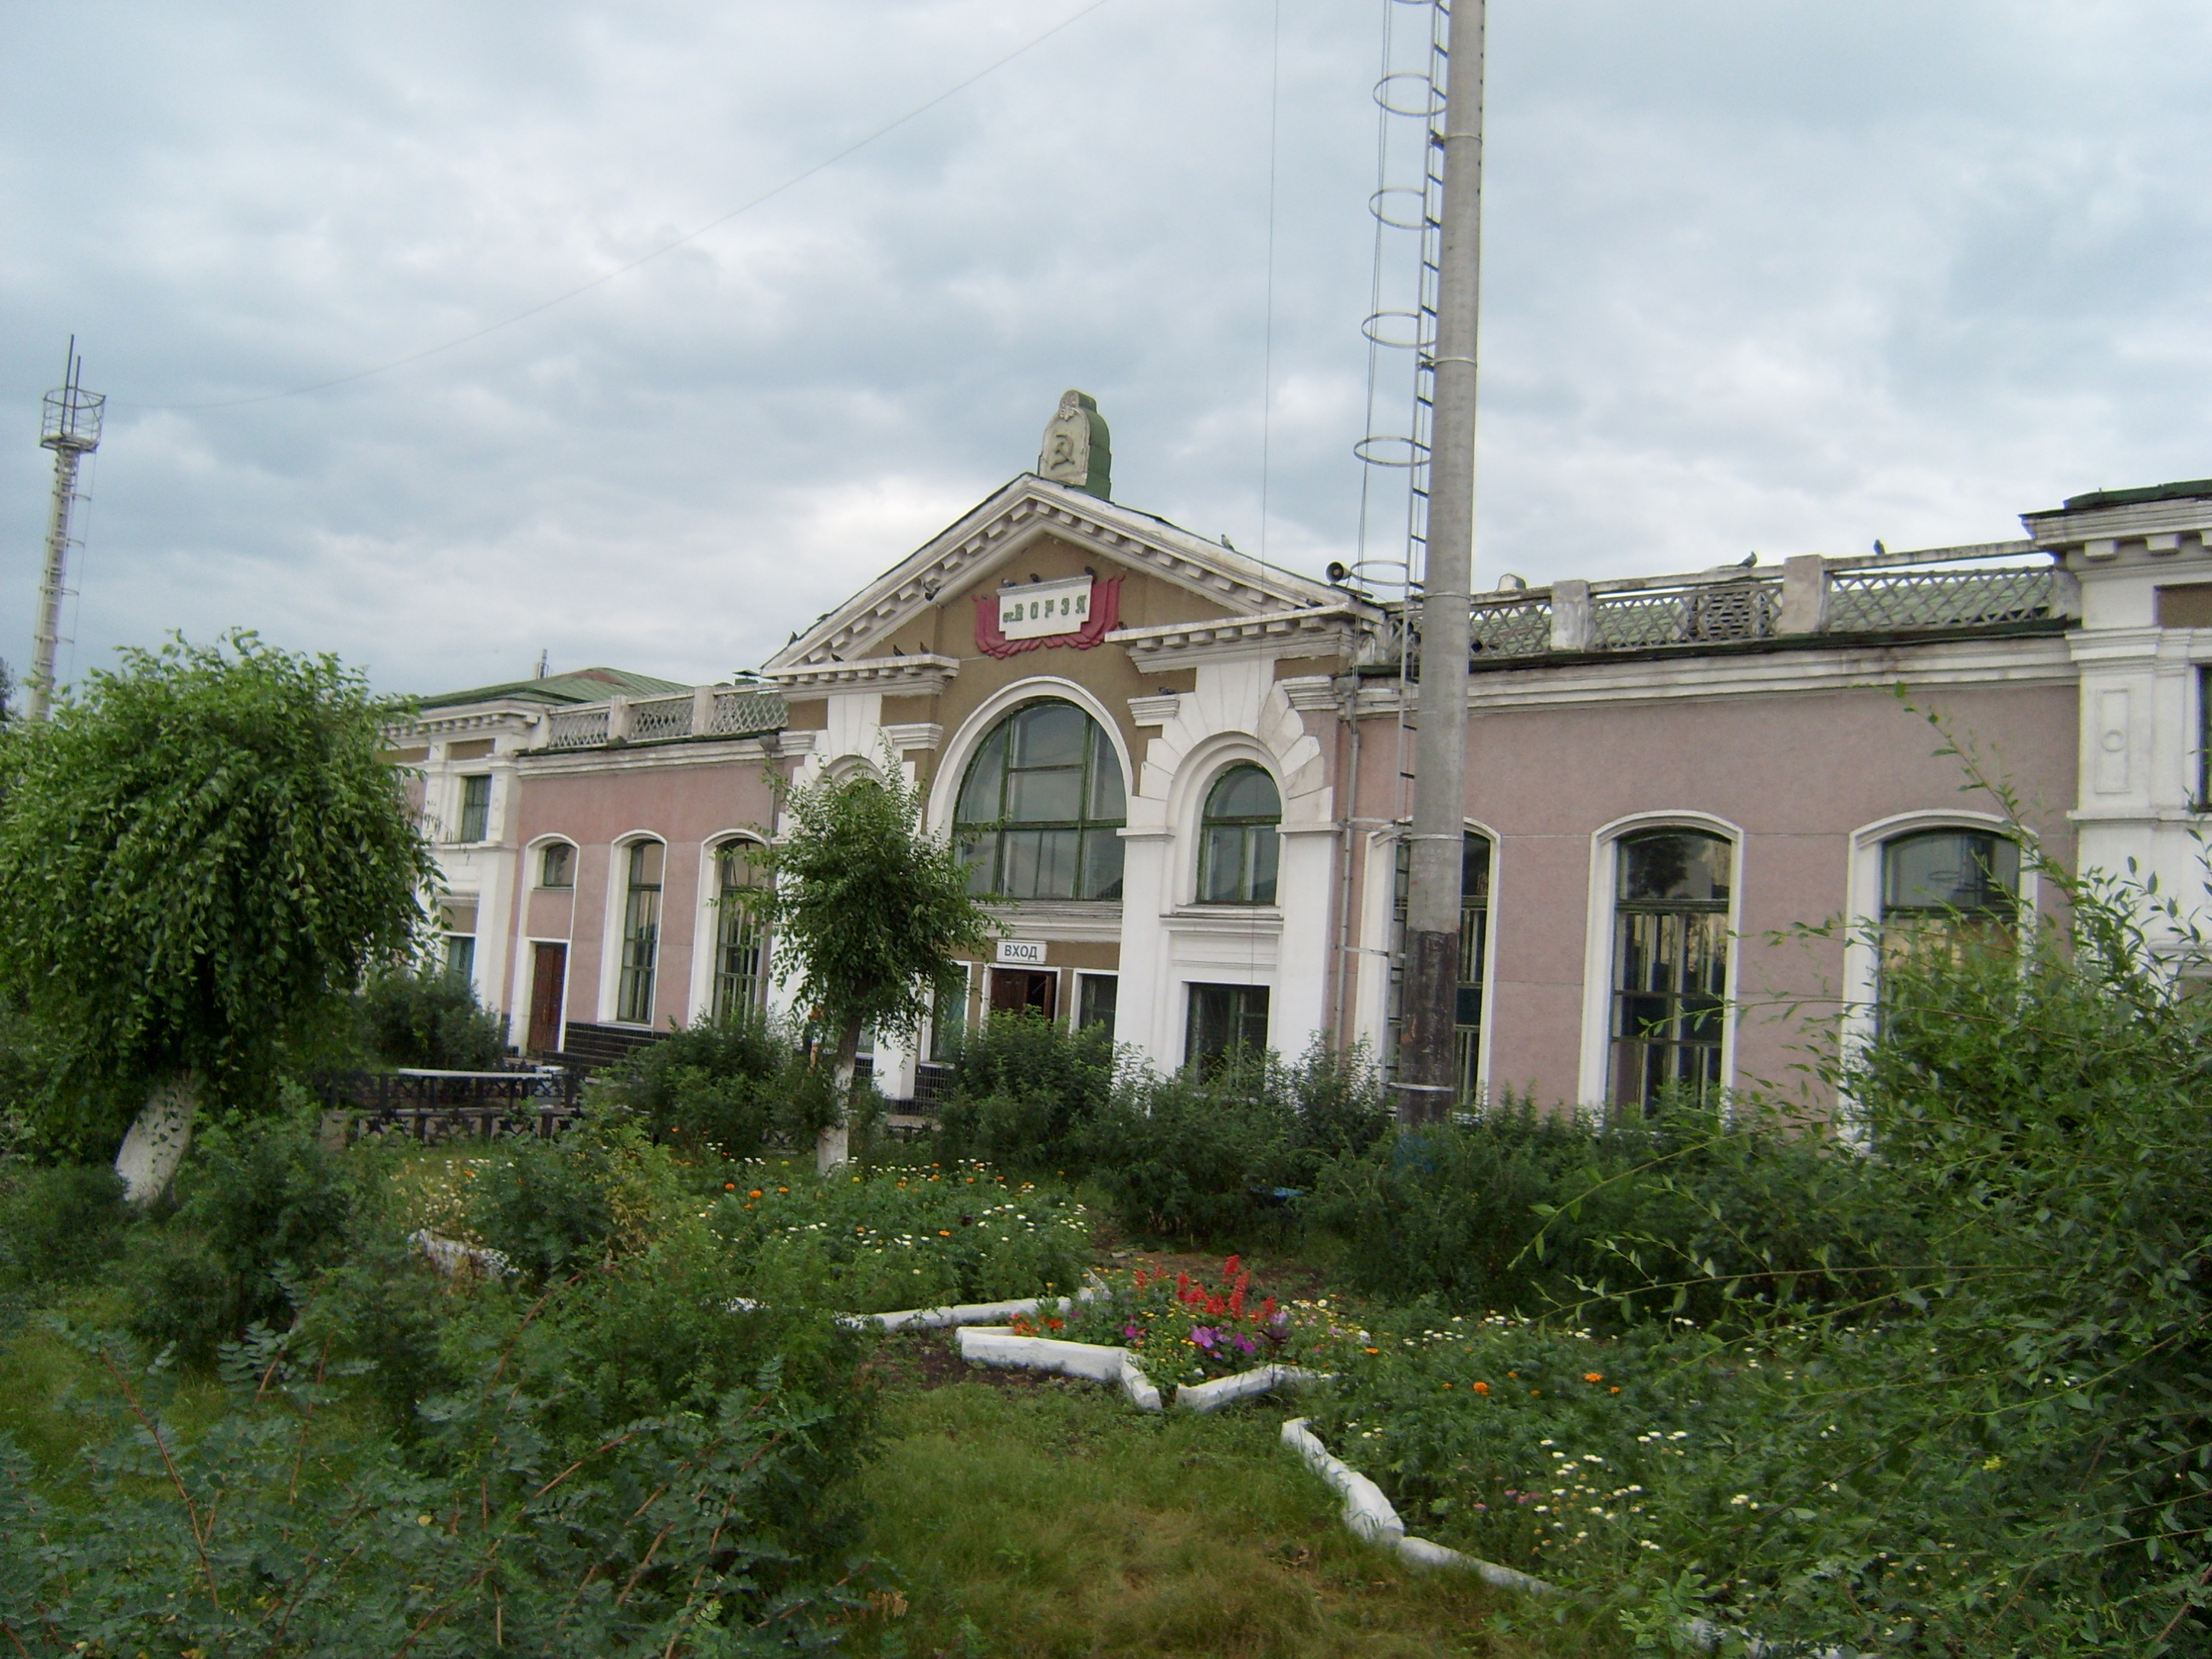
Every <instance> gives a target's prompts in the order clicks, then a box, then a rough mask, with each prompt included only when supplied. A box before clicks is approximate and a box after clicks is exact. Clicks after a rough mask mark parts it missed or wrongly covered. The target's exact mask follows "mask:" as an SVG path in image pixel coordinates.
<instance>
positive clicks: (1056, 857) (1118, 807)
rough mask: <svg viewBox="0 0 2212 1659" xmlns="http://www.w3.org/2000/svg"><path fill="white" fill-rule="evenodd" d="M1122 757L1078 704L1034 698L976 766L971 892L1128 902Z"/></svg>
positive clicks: (965, 831)
mask: <svg viewBox="0 0 2212 1659" xmlns="http://www.w3.org/2000/svg"><path fill="white" fill-rule="evenodd" d="M1127 816H1128V807H1127V793H1126V790H1125V788H1124V787H1123V784H1122V781H1121V761H1120V760H1119V759H1118V758H1117V757H1115V753H1114V745H1113V744H1111V743H1110V742H1109V741H1108V740H1107V737H1106V733H1105V732H1104V731H1103V729H1101V728H1100V726H1099V725H1098V722H1097V721H1096V720H1092V719H1091V716H1090V715H1088V714H1085V713H1084V712H1083V711H1082V710H1081V709H1080V708H1077V707H1076V706H1075V705H1074V704H1073V703H1072V702H1060V701H1058V700H1056V699H1055V700H1051V701H1044V702H1032V703H1025V704H1024V705H1023V706H1022V707H1021V708H1017V709H1016V710H1014V712H1013V713H1012V714H1009V715H1007V716H1006V719H1004V720H1000V722H999V723H998V724H997V725H996V726H993V727H992V728H991V730H990V732H988V734H987V735H986V736H985V738H983V741H982V743H981V744H980V745H978V747H977V748H976V750H975V758H974V759H973V760H971V761H969V763H968V775H967V777H966V778H965V779H964V780H963V781H962V782H961V785H960V800H959V805H958V808H957V811H956V812H955V813H954V816H953V836H954V838H955V839H956V840H957V841H958V842H960V844H961V851H962V856H963V858H965V859H966V860H967V862H968V872H969V889H970V890H971V891H974V892H976V893H981V894H985V895H987V896H991V897H994V898H1009V899H1071V898H1085V899H1118V898H1120V897H1121V826H1122V824H1123V823H1126V822H1127Z"/></svg>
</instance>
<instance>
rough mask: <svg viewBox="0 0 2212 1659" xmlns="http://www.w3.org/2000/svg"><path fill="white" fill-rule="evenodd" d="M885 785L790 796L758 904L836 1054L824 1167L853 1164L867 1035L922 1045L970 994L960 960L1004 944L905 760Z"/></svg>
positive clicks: (859, 782) (786, 968) (801, 999)
mask: <svg viewBox="0 0 2212 1659" xmlns="http://www.w3.org/2000/svg"><path fill="white" fill-rule="evenodd" d="M884 760H885V765H884V774H885V776H884V778H883V779H880V780H879V779H878V778H875V777H872V776H870V775H867V774H866V773H855V774H854V775H850V776H848V777H844V778H833V777H830V776H828V775H824V776H823V777H820V778H818V779H817V780H816V781H814V782H812V783H810V784H805V785H801V786H799V787H797V788H793V789H792V790H790V791H788V792H787V793H786V794H785V796H784V799H783V807H784V818H783V833H782V836H781V837H780V838H779V839H778V841H777V842H775V845H774V846H772V847H771V848H768V849H767V851H766V853H765V854H764V861H765V863H766V864H767V866H768V867H769V874H770V876H771V877H772V879H770V880H769V882H768V883H766V884H764V885H763V886H762V887H760V888H757V889H755V890H753V891H754V892H755V893H756V894H757V897H756V898H755V899H754V900H753V901H752V902H754V903H755V904H757V906H758V908H760V910H761V911H762V912H763V915H764V917H765V919H766V920H767V921H768V922H769V925H770V926H771V927H773V928H774V929H775V940H776V945H775V966H776V971H777V973H778V974H779V975H781V976H782V977H783V978H784V979H786V980H787V981H793V982H794V994H795V996H796V998H797V1001H798V1006H799V1007H800V1008H801V1009H803V1010H806V1011H809V1012H812V1013H813V1014H814V1015H815V1017H816V1018H817V1020H818V1022H819V1024H821V1025H822V1027H823V1029H824V1030H827V1031H828V1032H829V1033H830V1034H831V1036H832V1037H833V1039H834V1040H835V1042H836V1072H835V1074H834V1076H835V1083H836V1116H835V1119H834V1121H832V1122H831V1124H830V1125H829V1127H827V1128H825V1129H824V1130H823V1132H822V1134H821V1138H820V1139H819V1141H818V1142H817V1146H816V1151H815V1158H816V1163H817V1167H818V1168H820V1169H822V1170H831V1169H834V1168H836V1166H837V1165H838V1164H842V1163H843V1162H844V1161H845V1158H846V1154H847V1139H846V1122H847V1115H848V1111H849V1109H850V1108H851V1104H852V1098H853V1074H854V1070H855V1069H856V1061H857V1057H858V1055H859V1053H860V1034H861V1033H862V1032H863V1031H866V1030H870V1029H873V1030H875V1031H877V1032H878V1033H879V1034H881V1035H883V1036H901V1037H912V1036H915V1034H917V1033H918V1032H919V1031H920V1030H921V1025H922V1022H923V1021H924V1020H926V1019H927V1018H929V1013H930V1010H931V1009H932V1008H933V1006H936V1002H937V1000H938V999H939V998H940V997H950V996H953V995H956V994H958V992H959V989H960V987H962V985H963V979H962V977H961V968H960V963H959V961H958V959H957V955H956V953H957V952H959V951H980V950H981V949H982V948H983V947H984V946H986V945H988V944H989V943H990V942H991V940H992V939H994V937H995V936H996V934H997V933H998V924H997V923H996V922H995V921H993V919H992V917H991V915H990V913H989V912H988V911H987V910H985V909H984V908H983V907H982V906H981V904H979V903H977V902H976V901H975V898H974V896H972V895H971V894H970V893H969V874H968V870H967V868H966V866H964V865H963V863H962V861H961V858H960V854H959V850H958V848H956V847H955V846H954V845H953V844H952V843H951V842H950V841H947V840H943V839H940V838H939V837H937V836H933V835H931V834H930V833H929V832H928V830H927V829H924V828H923V827H922V823H921V808H922V793H921V788H920V787H919V786H918V785H913V784H908V782H906V781H905V780H904V779H903V777H902V775H901V773H900V769H899V768H898V766H897V765H896V762H895V760H894V759H893V757H890V755H889V754H886V755H885V757H884Z"/></svg>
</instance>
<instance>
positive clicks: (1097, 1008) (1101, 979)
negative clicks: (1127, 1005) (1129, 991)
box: [1075, 974, 1121, 1038]
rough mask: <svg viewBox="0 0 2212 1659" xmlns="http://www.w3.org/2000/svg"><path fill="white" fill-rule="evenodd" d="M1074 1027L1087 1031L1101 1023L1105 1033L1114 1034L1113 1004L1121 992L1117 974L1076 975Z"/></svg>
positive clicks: (1119, 976)
mask: <svg viewBox="0 0 2212 1659" xmlns="http://www.w3.org/2000/svg"><path fill="white" fill-rule="evenodd" d="M1076 978H1077V983H1076V994H1075V1029H1076V1030H1079V1031H1087V1030H1090V1029H1091V1027H1092V1026H1094V1025H1103V1026H1104V1027H1105V1028H1106V1035H1107V1036H1109V1038H1110V1037H1111V1036H1113V1035H1114V1004H1115V1000H1117V999H1118V998H1119V997H1120V995H1121V975H1118V974H1080V975H1077V976H1076Z"/></svg>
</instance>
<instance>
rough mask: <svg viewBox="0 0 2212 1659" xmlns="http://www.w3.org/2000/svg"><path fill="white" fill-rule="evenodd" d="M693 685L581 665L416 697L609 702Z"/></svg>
mask: <svg viewBox="0 0 2212 1659" xmlns="http://www.w3.org/2000/svg"><path fill="white" fill-rule="evenodd" d="M690 689H691V688H690V686H688V685H684V684H681V683H680V682H678V681H676V680H664V679H657V678H654V677H653V675H651V674H632V673H630V672H629V671H626V670H623V669H620V668H579V669H577V670H576V671H574V673H569V674H549V675H547V676H546V677H545V678H544V679H542V680H509V681H508V682H507V684H504V685H479V686H477V688H476V689H475V690H470V691H441V692H439V693H438V694H437V695H436V696H430V697H422V698H418V699H417V700H416V703H417V706H418V707H420V708H459V707H461V706H462V705H464V704H466V703H472V702H507V701H513V702H562V703H568V702H605V701H606V700H607V699H608V698H609V697H666V696H674V695H675V694H676V693H677V692H678V691H689V690H690Z"/></svg>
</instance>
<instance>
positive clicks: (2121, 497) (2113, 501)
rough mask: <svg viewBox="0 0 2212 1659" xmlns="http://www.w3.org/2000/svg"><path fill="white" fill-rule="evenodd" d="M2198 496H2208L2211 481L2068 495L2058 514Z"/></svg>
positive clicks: (2194, 481) (2190, 481)
mask: <svg viewBox="0 0 2212 1659" xmlns="http://www.w3.org/2000/svg"><path fill="white" fill-rule="evenodd" d="M2200 495H2212V478H2191V479H2189V480H2188V481H2186V482H2185V483H2162V484H2145V485H2143V486H2142V488H2141V489H2099V490H2093V491H2092V492H2091V493H2090V494H2088V495H2069V496H2068V497H2067V498H2066V505H2065V507H2063V509H2062V510H2063V511H2064V512H2068V513H2087V512H2088V511H2090V510H2091V509H2093V508H2095V507H2135V506H2137V505H2138V504H2140V503H2142V502H2143V501H2190V500H2192V499H2194V498H2196V497H2197V496H2200ZM2034 516H2040V515H2039V514H2038V515H2034Z"/></svg>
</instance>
